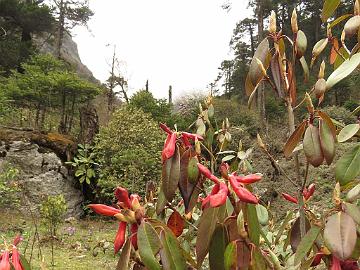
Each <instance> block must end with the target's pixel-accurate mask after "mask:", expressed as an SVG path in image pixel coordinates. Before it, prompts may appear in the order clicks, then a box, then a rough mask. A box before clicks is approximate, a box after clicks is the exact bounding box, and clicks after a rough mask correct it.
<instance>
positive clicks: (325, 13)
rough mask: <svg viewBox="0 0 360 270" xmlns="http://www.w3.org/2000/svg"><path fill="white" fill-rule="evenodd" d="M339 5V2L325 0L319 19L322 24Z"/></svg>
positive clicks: (338, 0) (336, 0)
mask: <svg viewBox="0 0 360 270" xmlns="http://www.w3.org/2000/svg"><path fill="white" fill-rule="evenodd" d="M339 4H340V0H325V2H324V6H323V9H322V13H321V19H322V21H323V22H326V21H327V19H329V18H330V17H331V16H332V15H333V14H334V12H335V10H336V9H337V7H338V6H339Z"/></svg>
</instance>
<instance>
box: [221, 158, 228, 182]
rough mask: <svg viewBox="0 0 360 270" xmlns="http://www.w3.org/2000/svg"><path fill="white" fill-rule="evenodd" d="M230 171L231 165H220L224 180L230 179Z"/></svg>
mask: <svg viewBox="0 0 360 270" xmlns="http://www.w3.org/2000/svg"><path fill="white" fill-rule="evenodd" d="M229 169H230V166H229V164H227V163H226V162H223V163H221V165H220V174H221V176H222V177H223V178H224V179H228V178H229Z"/></svg>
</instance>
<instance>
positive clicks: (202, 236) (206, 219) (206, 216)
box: [196, 207, 220, 267]
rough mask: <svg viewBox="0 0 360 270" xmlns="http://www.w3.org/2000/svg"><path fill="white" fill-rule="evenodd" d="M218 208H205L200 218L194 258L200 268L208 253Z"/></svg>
mask: <svg viewBox="0 0 360 270" xmlns="http://www.w3.org/2000/svg"><path fill="white" fill-rule="evenodd" d="M219 209H220V207H216V208H212V207H209V208H206V209H205V210H204V211H203V214H202V215H201V217H200V221H199V226H198V234H197V237H196V257H197V263H198V266H199V267H200V266H201V265H202V263H203V261H204V259H205V257H206V255H207V253H208V251H209V247H210V242H211V238H212V235H213V233H214V231H215V228H216V223H217V216H218V211H219Z"/></svg>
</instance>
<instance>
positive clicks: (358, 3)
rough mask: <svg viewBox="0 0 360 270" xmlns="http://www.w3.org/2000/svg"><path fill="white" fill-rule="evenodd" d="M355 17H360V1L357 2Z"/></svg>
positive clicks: (355, 4) (356, 0)
mask: <svg viewBox="0 0 360 270" xmlns="http://www.w3.org/2000/svg"><path fill="white" fill-rule="evenodd" d="M354 15H360V1H359V0H355V3H354Z"/></svg>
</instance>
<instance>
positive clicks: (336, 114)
mask: <svg viewBox="0 0 360 270" xmlns="http://www.w3.org/2000/svg"><path fill="white" fill-rule="evenodd" d="M322 111H324V112H326V113H327V114H328V115H329V116H330V117H331V118H333V119H335V120H337V121H339V122H341V123H343V124H345V125H348V124H353V123H355V121H356V117H355V116H354V115H351V111H349V110H348V109H346V108H344V107H340V106H328V107H325V108H324V109H322Z"/></svg>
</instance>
